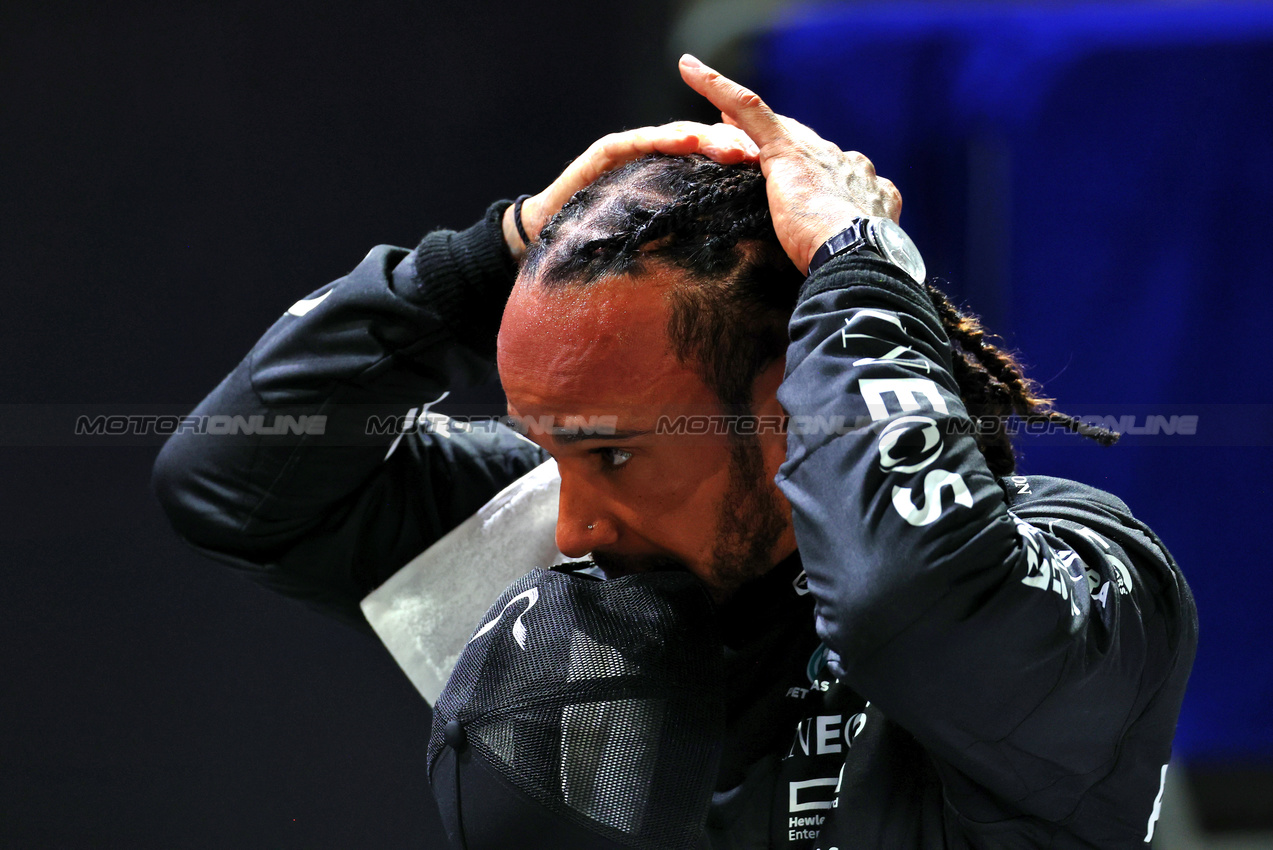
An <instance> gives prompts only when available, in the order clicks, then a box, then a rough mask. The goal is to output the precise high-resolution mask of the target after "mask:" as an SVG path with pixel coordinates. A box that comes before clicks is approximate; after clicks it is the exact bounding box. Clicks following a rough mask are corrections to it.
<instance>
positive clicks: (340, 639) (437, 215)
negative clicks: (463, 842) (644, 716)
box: [0, 0, 679, 848]
mask: <svg viewBox="0 0 1273 850" xmlns="http://www.w3.org/2000/svg"><path fill="white" fill-rule="evenodd" d="M668 6H669V4H666V3H659V2H646V3H641V4H630V5H629V4H625V6H623V7H621V6H620V5H618V4H614V5H611V4H600V3H598V4H580V3H577V2H539V3H536V4H534V5H533V8H531V7H527V6H525V5H523V4H518V3H512V2H498V3H473V4H453V3H418V2H405V0H387V2H365V3H358V4H353V3H349V4H322V3H295V4H290V5H289V4H280V3H266V4H262V3H257V2H251V3H248V2H218V3H180V2H179V3H168V2H154V3H149V4H137V3H133V4H125V5H116V4H89V3H84V4H78V5H66V4H53V3H35V2H9V3H5V4H0V63H2V65H0V68H2V73H3V77H2V78H0V116H3V117H2V118H0V123H2V124H3V130H0V145H2V147H0V163H3V166H2V173H3V187H2V188H3V191H2V192H0V204H3V215H2V216H0V220H2V221H3V227H2V230H0V239H2V240H3V243H2V245H3V247H2V249H0V264H2V266H0V286H2V287H3V292H4V304H3V307H0V311H2V315H3V316H4V331H3V334H2V335H0V363H3V369H2V370H0V403H3V404H4V405H5V406H6V407H7V408H8V410H9V415H10V416H12V415H14V411H15V410H23V411H28V410H30V409H31V408H17V407H15V405H19V404H24V403H25V404H30V405H66V406H67V408H68V409H69V408H73V407H75V406H87V407H93V409H109V408H110V407H111V406H112V405H114V406H118V407H119V408H120V409H123V410H131V409H132V408H131V407H130V406H131V405H135V404H171V405H175V406H176V407H178V408H183V409H189V408H191V407H193V406H194V404H195V403H196V402H197V401H198V400H199V399H200V398H201V397H202V396H203V394H204V393H206V392H207V391H208V390H209V389H211V388H212V387H213V386H214V385H215V384H216V383H217V381H219V380H220V379H221V377H222V376H224V374H225V373H227V372H228V371H230V369H231V368H232V367H233V366H234V365H235V364H236V363H237V362H238V360H239V359H240V358H241V357H242V356H243V354H244V353H245V352H246V351H247V350H248V349H249V348H250V347H251V345H252V343H253V342H254V341H255V340H256V338H257V337H258V336H259V335H260V334H261V333H262V332H263V331H264V330H265V329H266V328H267V327H268V326H269V325H270V324H271V323H272V322H273V321H274V320H275V319H276V318H277V317H278V316H279V315H280V314H281V313H282V312H283V311H284V310H286V309H287V307H288V305H290V304H291V303H292V302H293V301H295V300H296V299H297V298H300V297H303V296H304V295H305V294H307V293H308V292H310V291H312V290H313V289H315V288H317V287H318V286H320V285H322V284H323V283H325V282H327V281H329V280H331V279H334V278H335V277H338V276H340V275H341V274H343V273H344V272H346V271H347V270H349V269H350V268H352V267H353V266H354V265H355V264H357V262H358V261H359V260H360V259H361V258H362V256H363V255H364V254H365V253H366V251H367V250H368V248H370V247H371V246H372V245H375V244H379V243H385V242H388V243H393V244H401V245H411V244H414V242H415V241H416V240H418V239H419V238H420V236H422V235H423V234H424V233H425V232H426V231H427V230H429V229H431V228H433V227H437V226H451V227H464V226H467V225H468V224H470V223H471V222H472V221H474V220H476V219H477V218H478V217H479V216H480V214H481V213H482V211H483V210H484V209H485V207H486V206H487V204H489V203H490V202H491V201H492V200H495V199H497V198H501V197H512V196H514V195H516V194H518V193H520V192H523V191H530V192H533V191H537V190H538V189H539V188H542V187H543V186H544V185H546V184H547V182H548V181H550V180H551V179H552V178H553V177H555V176H556V174H557V172H558V171H560V169H561V168H562V167H563V166H564V165H565V163H566V162H568V161H569V160H570V159H571V158H573V156H575V155H576V154H577V153H579V152H582V151H583V149H584V148H585V147H586V146H587V145H588V144H589V143H590V142H591V141H592V140H594V139H596V138H597V137H599V136H601V135H603V134H604V133H606V132H609V131H612V130H615V129H619V128H621V127H624V126H639V125H641V124H645V123H650V122H653V121H663V120H667V119H669V118H671V117H672V115H673V112H674V107H673V106H672V105H671V103H672V100H673V97H672V95H671V94H670V93H671V92H674V91H675V90H674V88H673V86H674V84H675V85H679V82H678V78H677V77H676V76H675V73H676V72H675V65H674V63H673V62H671V61H665V57H664V55H663V44H664V32H665V30H666V28H667V20H668V18H669V11H668ZM58 409H59V410H63V408H60V407H59V408H58ZM63 424H65V427H66V429H67V433H65V434H61V433H55V434H47V435H33V434H32V433H31V432H30V430H29V429H28V430H26V431H24V432H23V435H24V436H23V438H21V439H16V440H11V441H10V445H7V446H5V447H3V448H2V449H0V482H2V483H0V494H2V495H0V499H2V500H3V510H0V566H2V567H3V575H4V582H3V589H2V590H0V598H2V599H3V610H2V611H0V638H2V640H0V669H2V670H3V681H4V683H5V684H4V686H3V697H0V704H2V705H3V709H2V720H3V723H2V724H0V783H3V784H2V785H0V845H3V846H5V847H15V848H19V847H20V848H28V847H50V848H52V847H56V848H77V847H97V848H100V847H120V848H143V847H155V848H159V847H210V848H224V847H253V848H257V847H260V848H265V847H285V846H286V847H306V848H318V847H331V848H337V847H386V848H387V847H430V846H440V844H441V839H439V837H438V836H439V832H438V828H437V825H436V824H437V814H436V812H435V810H434V804H433V801H432V797H431V795H430V793H429V789H428V785H427V782H426V780H425V776H424V771H423V764H424V762H423V757H424V752H425V741H426V737H427V731H428V723H429V714H428V711H427V709H426V707H425V705H424V703H423V701H422V700H421V699H420V698H419V696H418V695H417V694H416V693H415V691H414V690H413V689H412V687H411V686H410V685H409V684H408V682H407V681H406V679H405V677H404V676H402V674H401V673H400V672H399V671H398V670H397V668H396V666H395V665H394V663H393V662H392V660H391V659H390V658H389V656H388V654H387V653H385V652H384V651H383V649H382V648H381V647H380V646H379V645H378V644H377V643H373V642H372V641H371V640H369V639H366V638H363V637H362V636H360V635H358V634H356V633H354V632H352V631H350V630H348V629H346V628H345V627H343V626H341V625H338V624H336V623H334V622H328V621H327V620H325V619H323V618H320V617H318V616H316V615H313V614H311V613H309V612H308V611H306V610H304V609H302V608H300V607H299V606H297V605H294V604H292V603H291V602H289V601H286V600H282V599H278V598H275V597H273V596H271V595H269V594H267V593H265V592H264V591H262V590H260V589H258V588H257V587H255V586H254V585H251V584H250V583H249V582H247V581H246V580H244V579H242V578H240V577H239V576H237V575H233V574H231V573H230V572H229V571H227V570H224V569H223V568H221V567H219V566H217V565H215V564H213V563H211V562H208V561H204V560H203V559H201V558H200V557H198V556H197V555H195V554H194V553H193V552H191V551H190V550H188V549H187V548H185V547H184V545H183V544H182V543H181V542H180V541H179V540H178V539H177V538H176V537H175V535H174V534H173V533H172V532H171V530H170V529H169V528H168V527H167V525H166V522H165V520H164V518H163V516H162V515H161V513H160V511H159V508H158V507H157V505H156V503H155V502H154V500H153V499H152V497H151V495H150V492H149V475H150V465H151V463H152V461H153V458H154V455H155V453H156V452H157V450H158V445H157V443H156V441H155V440H153V439H152V440H150V443H151V444H150V445H139V446H129V445H109V444H104V443H101V442H100V441H99V442H98V443H95V444H94V445H91V446H84V445H76V440H75V438H74V437H73V436H71V434H70V428H71V425H70V420H66V421H65V422H64V423H63ZM41 436H43V437H44V439H41ZM23 442H25V443H28V444H27V445H13V443H23ZM133 442H137V441H133ZM30 443H44V445H31V444H30Z"/></svg>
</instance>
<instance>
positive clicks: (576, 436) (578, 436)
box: [553, 428, 654, 446]
mask: <svg viewBox="0 0 1273 850" xmlns="http://www.w3.org/2000/svg"><path fill="white" fill-rule="evenodd" d="M653 433H654V432H653V431H621V430H618V429H615V430H604V431H601V432H595V431H589V430H585V429H574V428H563V429H560V430H559V429H557V428H554V429H553V439H555V440H556V441H557V442H559V443H562V444H564V445H567V446H570V445H574V444H576V443H583V442H587V441H588V440H631V439H632V438H634V437H644V436H645V435H646V434H653Z"/></svg>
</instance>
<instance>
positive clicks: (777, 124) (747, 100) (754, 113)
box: [680, 53, 787, 147]
mask: <svg viewBox="0 0 1273 850" xmlns="http://www.w3.org/2000/svg"><path fill="white" fill-rule="evenodd" d="M680 70H681V79H683V80H685V83H686V85H688V86H689V87H690V88H692V89H693V90H694V91H696V92H698V93H699V94H701V95H702V96H703V97H705V98H707V99H708V100H709V101H711V104H712V106H715V107H716V108H717V109H719V110H720V111H721V116H722V117H723V118H724V120H725V122H726V123H728V124H732V125H734V126H736V127H739V128H741V129H742V130H743V131H744V132H746V133H747V135H748V136H750V137H751V138H752V140H753V141H754V142H755V143H756V144H757V145H759V146H761V147H764V146H765V145H767V144H770V143H772V142H777V141H781V140H783V139H785V138H786V137H787V131H786V128H785V127H784V125H783V123H782V121H781V120H780V119H779V118H778V116H777V115H775V114H774V111H773V110H772V109H770V108H769V107H768V106H766V105H765V102H764V101H763V100H761V99H760V97H759V96H758V95H757V94H756V93H755V92H753V91H751V90H749V89H746V88H744V87H742V86H740V85H739V84H738V83H736V82H734V81H733V80H731V79H729V78H728V77H726V76H724V75H722V74H720V73H718V72H716V71H713V70H712V69H711V68H709V67H707V66H706V65H704V64H703V63H702V62H699V61H698V60H697V59H695V58H694V57H693V56H691V55H690V54H688V53H686V54H685V55H684V56H682V57H681V62H680Z"/></svg>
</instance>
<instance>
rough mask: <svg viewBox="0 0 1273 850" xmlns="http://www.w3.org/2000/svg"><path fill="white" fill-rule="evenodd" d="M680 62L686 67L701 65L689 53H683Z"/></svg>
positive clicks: (701, 65)
mask: <svg viewBox="0 0 1273 850" xmlns="http://www.w3.org/2000/svg"><path fill="white" fill-rule="evenodd" d="M681 64H682V65H684V66H685V67H686V68H702V67H703V63H702V62H700V61H698V60H697V59H695V58H694V55H693V54H691V53H685V54H682V55H681Z"/></svg>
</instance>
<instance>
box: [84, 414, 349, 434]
mask: <svg viewBox="0 0 1273 850" xmlns="http://www.w3.org/2000/svg"><path fill="white" fill-rule="evenodd" d="M326 432H327V416H326V414H308V415H307V414H301V415H299V416H292V415H285V414H279V415H275V416H270V417H267V416H265V415H264V414H254V415H251V416H241V415H231V414H228V413H214V414H206V415H204V414H200V415H195V414H188V415H186V416H175V415H164V414H151V413H117V414H106V413H99V414H97V415H95V416H83V415H82V416H78V417H76V419H75V436H77V437H98V436H150V435H159V436H171V435H174V434H211V435H214V436H228V435H233V434H243V435H246V436H254V435H257V436H268V437H282V436H287V435H296V436H300V435H305V436H311V437H315V436H322V435H323V434H325V433H326Z"/></svg>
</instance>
